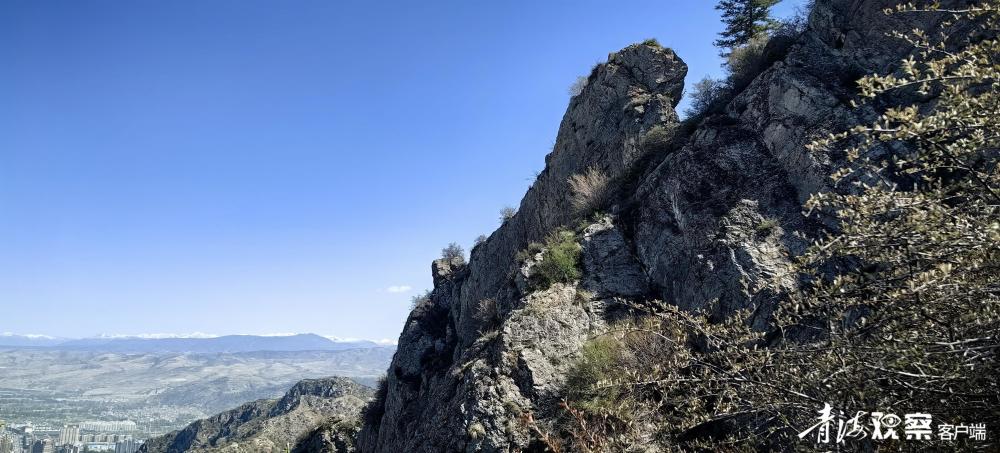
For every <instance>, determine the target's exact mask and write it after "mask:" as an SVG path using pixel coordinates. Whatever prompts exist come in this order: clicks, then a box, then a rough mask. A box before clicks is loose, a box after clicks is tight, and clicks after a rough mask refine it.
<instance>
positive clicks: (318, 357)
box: [0, 347, 393, 433]
mask: <svg viewBox="0 0 1000 453" xmlns="http://www.w3.org/2000/svg"><path fill="white" fill-rule="evenodd" d="M392 353H393V349H392V348H383V347H378V348H368V349H350V350H342V351H283V352H273V351H271V352H269V351H260V352H243V353H203V354H195V353H178V352H159V353H152V352H151V353H121V352H105V351H85V350H51V349H47V348H30V349H20V348H10V349H4V348H0V419H5V420H16V421H20V420H23V421H28V420H34V421H35V422H36V423H37V422H43V421H48V422H50V423H77V422H80V421H81V420H104V419H109V420H119V419H131V420H133V421H136V422H139V423H140V425H141V426H144V427H145V426H149V427H150V429H151V430H152V431H153V432H157V431H159V432H161V433H162V432H165V431H167V430H171V429H177V428H179V427H182V426H184V425H186V424H187V423H189V422H191V421H193V420H196V419H198V418H203V417H206V416H208V415H210V414H214V413H216V412H219V411H222V410H226V409H230V408H232V407H235V406H238V405H240V404H242V403H244V402H247V401H252V400H256V399H261V398H277V397H279V396H281V395H282V394H283V393H284V392H285V391H286V390H287V389H288V388H289V387H291V386H292V385H293V384H295V383H296V382H298V381H300V380H302V379H305V378H319V377H326V376H344V377H348V378H352V379H355V380H358V381H359V382H363V383H366V384H369V385H371V384H373V383H374V382H375V379H376V378H377V377H378V376H379V375H381V374H382V373H384V370H385V367H386V364H387V363H388V361H389V360H390V358H391V357H392Z"/></svg>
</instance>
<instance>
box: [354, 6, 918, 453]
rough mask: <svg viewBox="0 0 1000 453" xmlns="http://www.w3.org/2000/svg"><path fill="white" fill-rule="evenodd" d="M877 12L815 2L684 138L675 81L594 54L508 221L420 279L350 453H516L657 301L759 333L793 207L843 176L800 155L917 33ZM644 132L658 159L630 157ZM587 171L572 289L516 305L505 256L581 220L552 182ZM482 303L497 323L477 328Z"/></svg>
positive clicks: (838, 121) (522, 292)
mask: <svg viewBox="0 0 1000 453" xmlns="http://www.w3.org/2000/svg"><path fill="white" fill-rule="evenodd" d="M894 3H896V2H895V1H885V0H878V1H875V0H872V1H860V0H819V1H818V2H817V5H816V7H815V9H814V11H813V12H812V14H811V17H810V19H809V26H808V29H807V31H806V32H805V33H804V34H803V35H802V36H800V37H798V38H796V39H794V40H793V41H794V42H793V43H792V44H791V45H790V47H789V48H788V49H787V52H782V54H783V56H782V57H780V59H779V60H778V61H775V62H774V63H773V64H771V65H770V67H769V68H767V69H765V70H764V71H763V72H762V73H761V74H760V75H758V76H757V77H756V79H754V81H753V82H751V83H750V85H749V86H748V87H747V88H745V89H744V90H743V91H742V92H741V93H740V94H739V95H737V96H736V97H735V98H734V99H733V100H732V101H731V102H730V103H729V105H728V106H726V108H725V112H724V113H722V114H717V115H713V116H710V117H708V118H705V119H703V120H702V121H701V123H700V124H698V125H696V126H692V127H688V128H683V129H682V128H680V127H679V123H678V119H677V115H676V113H675V112H674V106H675V105H676V104H677V101H678V100H679V97H680V93H681V91H682V89H683V78H684V76H685V74H686V71H687V68H686V66H685V65H684V63H683V62H682V61H681V60H680V59H679V58H678V57H677V56H676V55H675V54H674V53H673V52H672V51H671V50H669V49H664V48H661V47H659V46H657V45H647V44H637V45H633V46H629V47H627V48H625V49H623V50H621V51H619V52H616V53H613V54H611V55H610V56H609V58H608V61H607V62H606V63H604V64H601V65H598V66H597V67H596V68H595V69H594V71H593V73H591V74H590V77H589V79H588V83H587V85H586V87H585V88H584V89H583V91H582V92H581V93H580V94H579V95H577V96H575V97H573V98H572V100H571V101H570V104H569V107H568V109H567V111H566V114H565V116H564V117H563V120H562V124H561V125H560V129H559V134H558V137H557V141H556V145H555V147H554V149H553V151H552V152H551V153H550V154H549V155H548V156H547V157H546V168H545V170H544V171H543V172H542V173H541V174H540V175H539V177H538V179H537V180H536V182H535V183H534V185H533V186H532V187H531V188H530V189H529V190H528V192H527V193H526V194H525V196H524V199H523V200H522V202H521V205H520V209H519V210H518V213H517V215H515V216H514V217H513V218H511V219H509V220H508V221H507V222H505V223H504V224H503V225H502V226H501V227H500V228H499V229H498V230H497V231H495V232H494V233H493V234H492V235H491V236H490V238H489V239H488V240H487V241H486V242H484V243H482V244H480V245H478V246H476V247H475V248H474V249H473V250H472V253H471V258H470V260H469V263H468V264H465V265H455V264H454V263H444V262H436V263H435V264H434V266H433V271H434V283H435V284H434V286H435V287H434V291H433V293H432V295H431V297H430V300H429V301H428V302H426V303H423V304H420V305H419V306H417V307H415V308H414V310H413V312H412V313H411V314H410V317H409V319H407V321H406V325H405V327H404V330H403V333H402V334H401V336H400V339H399V346H398V349H397V352H396V354H395V357H394V359H393V362H392V365H391V366H390V368H389V370H388V379H387V383H388V391H387V396H386V398H385V401H384V404H382V406H381V407H380V410H379V411H378V413H380V414H382V415H381V417H376V419H375V420H374V421H369V422H368V423H366V424H365V425H364V426H363V427H362V430H361V434H360V436H359V438H358V445H359V450H360V451H363V452H392V451H407V452H440V451H470V452H471V451H511V450H517V449H529V450H530V449H531V448H533V447H535V446H533V445H531V443H530V442H531V441H530V436H529V433H528V432H527V428H526V427H525V425H524V423H523V422H522V421H521V417H522V415H523V414H524V413H525V412H526V411H528V410H530V411H532V412H533V413H534V414H535V417H536V419H539V420H544V419H546V417H548V416H550V415H552V414H553V411H554V410H555V402H557V401H558V399H559V397H560V392H561V388H562V386H563V383H564V379H565V376H566V373H567V371H568V369H569V367H570V366H572V363H573V361H574V360H575V359H576V358H578V356H579V353H580V352H579V351H580V348H581V346H582V345H583V344H584V342H585V341H586V340H587V339H588V338H592V337H593V336H594V335H598V334H600V333H602V332H603V331H605V329H606V326H607V323H608V321H609V320H610V319H611V318H613V317H614V316H615V315H616V313H618V312H619V311H620V310H621V309H622V307H623V304H622V302H623V301H629V302H631V303H636V304H641V303H643V302H644V301H648V300H650V299H660V300H663V301H666V302H668V303H672V304H675V305H678V306H680V307H683V308H686V309H692V310H695V309H697V310H704V311H707V312H708V313H710V314H711V315H713V317H714V318H716V319H722V318H725V317H727V316H729V315H731V314H732V313H734V312H735V311H736V310H740V309H747V310H750V311H751V312H752V313H753V316H752V317H751V322H752V323H753V324H754V325H755V326H757V327H763V326H764V325H765V324H766V322H767V320H768V318H769V316H770V314H771V312H772V311H773V309H774V307H775V306H776V304H778V303H780V302H781V300H783V295H787V294H788V293H789V292H791V291H796V290H797V282H796V281H794V280H793V279H791V278H790V277H787V276H786V274H787V273H786V272H785V271H786V270H787V269H788V268H789V266H790V259H791V258H789V257H790V256H795V255H797V254H800V253H801V252H802V251H803V250H804V248H805V247H806V246H807V244H808V240H807V239H806V238H808V237H813V236H815V235H816V234H817V233H818V232H819V231H821V229H822V228H823V226H822V225H819V224H813V223H810V222H807V221H806V219H805V218H804V217H803V216H802V215H801V211H802V203H803V202H804V201H805V200H806V199H807V198H808V196H809V195H810V194H812V193H814V192H816V191H819V190H822V189H826V188H828V187H827V178H826V176H825V175H827V174H829V172H830V169H831V168H832V167H835V166H839V165H841V164H842V163H843V162H842V161H841V160H840V159H841V158H840V157H839V156H832V155H823V154H814V153H811V152H809V151H807V150H806V149H805V144H807V143H808V142H810V141H811V140H812V139H813V138H815V137H816V136H817V135H819V134H822V133H825V132H829V131H834V130H843V129H845V128H847V127H850V126H852V125H854V124H858V123H859V122H861V121H863V120H865V118H862V117H860V116H859V115H871V112H865V111H860V112H858V111H855V110H852V109H850V108H849V107H848V106H847V101H848V100H849V99H850V98H851V96H852V95H853V93H854V81H855V80H856V79H857V78H858V77H860V76H861V75H863V74H866V73H871V72H875V71H885V70H886V69H887V68H889V67H890V65H892V64H894V62H896V61H898V60H899V59H900V58H901V57H902V56H903V55H905V52H906V51H907V50H906V48H905V46H904V45H902V44H900V43H899V42H896V41H895V40H893V39H892V38H889V37H887V36H885V32H886V31H887V30H889V29H890V28H897V29H904V30H906V29H912V28H914V27H915V26H921V27H926V26H927V25H928V24H919V23H901V22H899V21H903V20H930V19H927V18H925V17H912V16H911V17H899V16H896V17H891V18H887V17H886V16H884V15H883V14H882V12H881V11H882V9H884V8H886V7H888V6H890V5H892V4H894ZM654 128H656V129H659V131H660V132H661V133H663V134H664V135H665V136H666V138H665V139H663V140H661V141H663V142H665V143H666V144H665V145H663V146H662V147H660V148H658V149H649V148H648V147H645V146H642V143H643V140H644V137H646V136H647V134H649V132H650V131H651V130H653V129H654ZM589 168H597V169H599V170H601V171H602V172H603V173H604V174H606V175H608V176H609V177H610V179H611V187H612V189H613V190H614V191H615V194H614V197H613V199H614V200H615V201H614V202H613V206H611V207H609V208H608V209H607V215H604V216H601V217H599V218H597V219H596V220H595V219H593V218H591V219H589V222H590V224H589V225H587V226H585V227H584V228H582V229H581V230H580V233H579V234H578V238H579V239H580V243H581V245H582V246H583V252H582V258H581V262H582V272H583V277H582V278H581V279H580V281H579V282H576V283H574V284H555V285H553V286H552V287H550V288H548V289H545V290H543V291H533V290H531V289H530V285H527V284H526V280H525V273H530V270H531V266H532V265H533V262H534V261H536V260H538V259H540V256H536V257H533V258H532V257H529V258H528V261H527V262H526V263H520V262H518V261H517V259H516V258H515V256H516V254H517V252H518V251H520V250H523V249H525V248H526V246H527V245H528V244H529V243H530V242H535V241H541V240H542V238H544V237H545V236H546V235H547V234H549V233H550V232H552V231H553V230H555V229H557V228H559V227H561V226H569V227H571V228H575V227H576V226H577V225H578V224H579V223H580V221H581V220H583V219H581V218H580V217H579V216H578V215H577V214H575V213H574V211H573V208H572V206H571V203H570V192H571V190H570V187H569V184H568V182H567V180H568V178H569V177H570V176H572V175H574V174H579V173H583V172H584V171H586V170H587V169H589ZM795 233H800V234H795ZM582 290H585V291H582ZM484 299H491V300H492V301H494V302H495V306H496V311H497V315H496V316H482V315H481V314H480V313H477V311H478V307H480V306H481V301H482V300H484Z"/></svg>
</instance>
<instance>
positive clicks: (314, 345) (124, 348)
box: [0, 333, 392, 354]
mask: <svg viewBox="0 0 1000 453" xmlns="http://www.w3.org/2000/svg"><path fill="white" fill-rule="evenodd" d="M385 346H392V345H389V344H385V343H381V342H375V341H370V340H340V339H331V338H328V337H324V336H320V335H316V334H311V333H306V334H295V335H266V336H265V335H224V336H207V335H193V336H165V335H155V336H100V337H94V338H82V339H70V338H55V337H49V336H44V335H17V334H10V333H5V334H0V347H36V348H51V349H62V350H83V351H106V352H121V353H159V352H182V353H183V352H187V353H205V354H208V353H240V352H257V351H277V352H288V351H342V350H347V349H367V348H378V347H385Z"/></svg>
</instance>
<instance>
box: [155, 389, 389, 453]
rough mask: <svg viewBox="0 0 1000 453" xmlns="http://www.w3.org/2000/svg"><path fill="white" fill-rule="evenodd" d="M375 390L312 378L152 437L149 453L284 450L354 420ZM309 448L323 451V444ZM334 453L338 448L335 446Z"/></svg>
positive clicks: (319, 443) (318, 443)
mask: <svg viewBox="0 0 1000 453" xmlns="http://www.w3.org/2000/svg"><path fill="white" fill-rule="evenodd" d="M372 394H373V391H372V389H370V388H368V387H365V386H363V385H360V384H357V383H355V382H354V381H351V380H350V379H345V378H326V379H307V380H303V381H301V382H299V383H298V384H295V386H293V387H292V388H291V389H290V390H289V391H288V392H287V393H286V394H285V395H284V396H283V397H281V398H280V399H277V400H258V401H254V402H252V403H247V404H244V405H242V406H240V407H237V408H236V409H233V410H229V411H226V412H222V413H220V414H217V415H214V416H212V417H209V418H206V419H203V420H199V421H196V422H194V423H192V424H190V425H188V426H187V427H186V428H184V429H181V430H179V431H175V432H172V433H170V434H166V435H164V436H161V437H157V438H154V439H150V440H149V441H148V442H146V444H145V445H143V449H142V450H141V451H144V452H149V453H155V452H159V453H180V452H212V451H253V452H275V453H277V452H284V451H286V448H288V447H289V446H295V445H296V444H297V443H298V442H299V441H300V439H301V438H303V437H305V436H307V435H309V433H310V432H312V431H313V430H315V429H317V428H318V427H320V426H322V425H324V424H327V425H328V424H330V423H331V422H333V421H336V420H339V419H354V418H356V417H357V415H358V412H359V411H360V410H361V407H362V406H363V405H364V403H365V401H367V400H368V399H370V398H371V396H372ZM315 445H316V448H315V449H311V450H308V451H322V448H321V447H322V446H323V445H326V444H324V443H323V442H321V441H320V442H317V443H315ZM329 451H336V450H333V449H330V450H329Z"/></svg>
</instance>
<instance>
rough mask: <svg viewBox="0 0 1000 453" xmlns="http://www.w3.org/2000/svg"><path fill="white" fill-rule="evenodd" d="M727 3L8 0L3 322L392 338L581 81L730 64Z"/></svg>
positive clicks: (539, 152)
mask: <svg viewBox="0 0 1000 453" xmlns="http://www.w3.org/2000/svg"><path fill="white" fill-rule="evenodd" d="M713 3H714V2H710V1H695V2H690V1H686V2H679V1H667V0H660V1H631V2H626V1H616V2H611V1H605V2H596V1H580V2H568V1H559V2H557V1H543V2H539V1H517V2H515V1H503V2H469V1H449V2H435V1H430V2H356V1H332V0H324V1H319V0H295V1H278V0H268V1H263V0H238V1H237V0H215V1H203V0H172V1H147V0H138V1H124V0H121V1H109V0H93V1H74V0H63V1H47V0H0V62H2V63H0V66H2V69H0V332H3V331H11V332H21V333H41V334H48V335H57V336H89V335H94V334H98V333H143V332H145V333H149V332H209V333H216V334H228V333H262V334H263V333H274V332H315V333H319V334H326V335H337V336H342V337H363V338H376V339H378V338H393V339H394V338H395V337H396V336H397V335H398V333H399V331H400V329H401V327H402V323H403V321H404V320H405V318H406V314H407V312H408V308H409V298H410V297H411V296H412V295H413V294H414V293H415V292H416V291H418V290H421V289H423V288H427V287H429V286H430V261H431V259H433V258H435V257H436V256H437V255H438V254H439V253H440V250H441V248H442V247H443V246H444V245H446V244H447V243H449V242H452V241H457V242H459V243H460V244H462V245H463V246H465V247H466V248H467V249H468V248H469V246H470V245H471V243H472V241H473V239H474V238H475V237H476V236H478V235H479V234H482V233H489V232H490V231H492V230H493V229H494V228H496V226H497V224H498V222H497V218H498V213H499V210H500V209H501V208H502V207H503V206H505V205H512V206H517V204H518V202H519V201H520V198H521V196H522V195H523V193H524V191H525V189H526V188H527V186H528V184H529V181H530V179H531V177H532V175H533V174H534V173H535V172H536V171H539V170H541V169H542V167H543V159H544V156H545V154H546V153H547V152H548V151H549V149H550V148H551V146H552V143H553V141H554V139H555V135H556V130H557V128H558V125H559V121H560V118H561V117H562V114H563V112H564V110H565V108H566V104H567V101H568V97H569V96H568V94H567V88H568V87H569V85H570V84H571V83H572V82H573V81H574V80H575V79H576V78H577V77H578V76H579V75H583V74H586V73H588V72H589V70H590V68H591V66H593V65H594V63H597V62H600V61H603V60H604V59H605V58H606V56H607V54H608V53H609V52H612V51H615V50H618V49H620V48H622V47H624V46H626V45H628V44H630V43H633V42H636V41H641V40H643V39H646V38H650V37H655V38H657V39H658V40H659V41H660V42H661V43H663V44H664V45H665V46H669V47H673V48H674V49H675V50H676V51H677V53H678V54H679V55H680V56H681V58H683V59H684V60H685V61H686V62H687V63H688V65H689V67H690V71H689V76H688V84H689V86H690V84H691V83H693V82H694V81H696V80H698V79H700V78H701V77H703V76H705V75H716V76H717V75H719V74H720V73H721V70H720V68H719V63H720V61H719V59H718V57H716V49H714V48H713V47H712V45H711V42H712V40H713V39H714V38H715V34H716V33H717V32H718V31H719V30H720V29H721V24H720V23H719V22H718V15H717V12H716V11H714V10H713V9H712V4H713ZM799 3H801V2H795V1H791V0H786V1H785V2H784V3H782V4H781V5H779V6H778V8H777V10H776V13H777V15H779V16H787V15H789V14H790V13H791V12H792V11H793V10H794V8H795V6H796V5H797V4H799Z"/></svg>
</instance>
